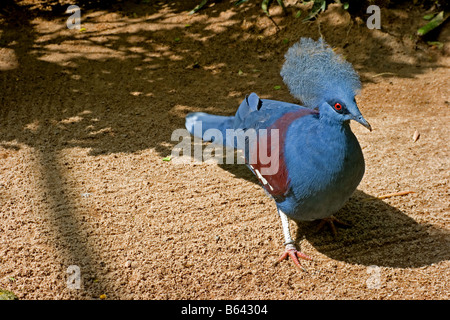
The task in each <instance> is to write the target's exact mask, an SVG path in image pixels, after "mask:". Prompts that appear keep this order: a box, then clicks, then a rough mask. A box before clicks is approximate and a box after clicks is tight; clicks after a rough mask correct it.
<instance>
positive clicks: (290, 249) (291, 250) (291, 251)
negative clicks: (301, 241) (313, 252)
mask: <svg viewBox="0 0 450 320" xmlns="http://www.w3.org/2000/svg"><path fill="white" fill-rule="evenodd" d="M289 257H290V258H291V259H292V261H293V262H294V264H295V265H296V266H297V267H299V268H300V269H302V270H303V271H306V270H305V268H303V267H302V265H301V264H300V262H299V261H298V258H301V259H305V260H312V258H310V257H309V256H307V255H306V254H304V253H302V252H300V251H298V250H297V248H296V247H295V245H294V244H292V243H288V244H286V249H285V251H284V253H283V254H282V255H281V256H280V258H279V259H278V262H281V261H283V260H285V259H288V258H289Z"/></svg>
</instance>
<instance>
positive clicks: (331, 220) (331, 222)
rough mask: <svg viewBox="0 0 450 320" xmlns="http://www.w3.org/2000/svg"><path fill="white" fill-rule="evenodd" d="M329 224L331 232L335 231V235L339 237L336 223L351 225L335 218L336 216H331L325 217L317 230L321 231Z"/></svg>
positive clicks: (342, 225)
mask: <svg viewBox="0 0 450 320" xmlns="http://www.w3.org/2000/svg"><path fill="white" fill-rule="evenodd" d="M326 224H328V225H329V226H330V228H331V232H332V233H333V236H334V237H335V238H336V237H337V229H336V225H338V226H341V227H349V226H350V225H349V224H348V223H345V222H342V221H341V220H339V219H337V218H335V217H334V216H331V217H329V218H324V219H322V220H321V221H320V223H319V225H318V226H317V229H316V232H319V231H320V230H322V229H323V227H324V226H325V225H326Z"/></svg>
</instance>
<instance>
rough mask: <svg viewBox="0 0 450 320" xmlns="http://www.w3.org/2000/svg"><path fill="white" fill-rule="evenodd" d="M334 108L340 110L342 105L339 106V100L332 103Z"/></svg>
mask: <svg viewBox="0 0 450 320" xmlns="http://www.w3.org/2000/svg"><path fill="white" fill-rule="evenodd" d="M334 108H335V109H336V110H338V111H340V110H342V106H341V104H340V103H339V102H337V103H336V104H335V105H334Z"/></svg>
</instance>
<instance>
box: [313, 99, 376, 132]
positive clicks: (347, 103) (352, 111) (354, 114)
mask: <svg viewBox="0 0 450 320" xmlns="http://www.w3.org/2000/svg"><path fill="white" fill-rule="evenodd" d="M339 97H340V98H336V97H327V98H326V99H325V101H323V102H322V103H321V104H320V105H319V111H320V114H321V115H322V116H325V118H326V119H328V120H330V121H338V122H341V123H345V122H349V121H350V120H355V121H356V122H358V123H360V124H362V125H363V126H364V127H366V128H367V129H369V130H370V131H372V127H371V126H370V124H369V122H367V120H366V119H364V117H363V115H362V114H361V111H359V108H358V105H357V104H356V99H355V96H352V95H350V96H348V97H346V96H345V95H339Z"/></svg>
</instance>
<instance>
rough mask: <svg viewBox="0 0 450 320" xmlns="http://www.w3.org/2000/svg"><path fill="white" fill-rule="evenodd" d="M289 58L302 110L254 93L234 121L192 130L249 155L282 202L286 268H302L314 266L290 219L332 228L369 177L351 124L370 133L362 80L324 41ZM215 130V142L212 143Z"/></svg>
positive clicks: (192, 122)
mask: <svg viewBox="0 0 450 320" xmlns="http://www.w3.org/2000/svg"><path fill="white" fill-rule="evenodd" d="M285 58H286V61H285V63H284V64H283V67H282V70H281V76H282V78H283V80H284V82H285V83H286V85H287V87H288V88H289V90H290V92H291V93H292V95H293V96H294V97H295V98H297V99H299V100H300V101H301V102H302V104H303V106H301V105H297V104H292V103H287V102H281V101H275V100H268V99H260V98H259V97H258V96H257V95H256V94H255V93H251V94H250V95H248V96H247V97H246V98H245V99H244V101H243V102H242V103H241V105H240V106H239V108H238V110H237V112H236V114H235V115H234V116H218V115H211V114H207V113H203V112H196V113H190V114H188V115H187V116H186V128H187V129H188V131H189V132H190V133H191V134H194V135H196V136H199V137H200V138H203V139H204V140H206V141H212V142H215V143H220V144H223V145H225V146H228V147H233V148H236V149H242V150H243V152H244V157H245V161H246V164H247V166H248V167H249V168H250V170H251V171H252V172H253V173H254V174H255V175H256V176H257V178H258V179H259V181H260V182H261V184H262V187H263V188H264V189H265V190H266V191H267V193H268V194H269V195H271V196H272V197H273V199H274V200H275V203H276V206H277V210H278V214H279V216H280V218H281V222H282V228H283V233H284V238H285V243H284V244H285V252H284V253H283V254H282V255H281V257H280V261H281V260H284V259H286V258H288V257H291V259H292V260H293V261H294V263H295V264H296V265H297V266H298V267H300V268H301V265H300V263H299V261H298V258H303V259H310V258H309V257H308V256H306V255H305V254H303V253H301V252H300V251H298V250H297V248H296V246H295V242H294V241H293V239H292V238H291V234H290V230H289V222H288V218H290V219H293V220H296V221H312V220H316V219H323V221H333V220H332V219H333V216H332V215H333V214H334V213H335V212H337V211H338V210H339V209H340V208H342V206H343V205H344V204H345V203H346V201H347V200H348V199H349V198H350V196H351V195H352V193H353V192H354V191H355V189H356V187H357V186H358V184H359V183H360V181H361V179H362V177H363V175H364V170H365V166H364V157H363V154H362V151H361V147H360V145H359V143H358V140H357V139H356V137H355V135H354V134H353V132H352V131H351V129H350V120H355V121H357V122H359V123H360V124H362V125H363V126H365V127H366V128H368V129H369V130H371V127H370V125H369V123H368V122H367V121H366V120H365V119H364V117H363V116H362V115H361V112H360V111H359V109H358V106H357V105H356V101H355V94H357V93H358V91H359V90H360V88H361V83H360V80H359V76H358V74H357V73H356V72H355V70H354V69H353V67H352V65H351V64H350V63H349V62H347V61H345V60H344V59H343V58H342V57H341V56H339V55H338V54H336V53H335V52H334V51H333V50H332V48H330V47H329V46H328V45H327V44H326V43H325V42H324V41H323V39H322V38H320V39H319V40H318V41H314V40H312V39H309V38H302V39H300V41H299V42H298V43H296V44H294V45H293V46H292V47H291V48H290V49H289V50H288V52H287V53H286V55H285ZM199 126H200V127H201V129H200V130H196V129H195V128H196V127H197V128H198V127H199ZM210 129H213V130H215V132H216V134H208V135H205V133H206V132H207V130H210Z"/></svg>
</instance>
